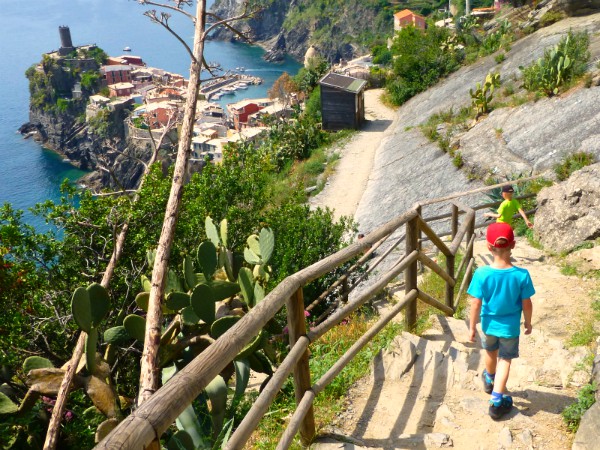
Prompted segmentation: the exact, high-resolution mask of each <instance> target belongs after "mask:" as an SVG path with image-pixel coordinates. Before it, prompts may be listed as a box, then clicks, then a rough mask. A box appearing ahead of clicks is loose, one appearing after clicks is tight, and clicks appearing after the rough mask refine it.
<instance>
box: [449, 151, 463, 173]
mask: <svg viewBox="0 0 600 450" xmlns="http://www.w3.org/2000/svg"><path fill="white" fill-rule="evenodd" d="M452 164H454V166H455V167H456V168H457V169H460V168H461V167H462V166H464V165H465V161H464V160H463V157H462V155H461V153H460V152H456V153H455V154H454V158H452Z"/></svg>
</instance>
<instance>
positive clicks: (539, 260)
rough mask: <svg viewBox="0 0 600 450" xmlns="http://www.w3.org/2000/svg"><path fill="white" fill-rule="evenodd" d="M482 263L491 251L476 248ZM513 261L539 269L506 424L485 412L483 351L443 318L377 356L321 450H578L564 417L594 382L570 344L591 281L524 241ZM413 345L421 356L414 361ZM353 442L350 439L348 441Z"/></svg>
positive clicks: (458, 324)
mask: <svg viewBox="0 0 600 450" xmlns="http://www.w3.org/2000/svg"><path fill="white" fill-rule="evenodd" d="M475 255H476V258H477V263H478V265H483V264H487V263H489V261H490V255H489V254H488V252H487V249H486V248H485V245H484V242H483V241H479V242H477V243H476V246H475ZM513 257H514V258H513V259H514V263H515V265H517V266H520V267H524V268H526V269H528V270H529V272H530V273H531V276H532V279H533V282H534V285H535V288H536V295H535V296H534V297H533V303H534V314H533V327H534V332H533V333H532V335H530V336H522V337H521V338H522V339H521V345H520V353H521V354H520V357H519V358H518V359H516V360H514V362H513V366H512V368H511V375H510V378H509V382H508V389H509V391H510V393H511V395H513V398H514V403H515V408H514V410H513V411H512V412H511V413H510V414H509V415H507V417H505V418H504V419H503V420H501V421H498V422H494V421H492V420H491V419H490V418H489V416H488V415H487V407H488V405H487V401H488V398H489V395H487V394H485V393H484V392H483V390H482V387H481V379H480V376H481V371H482V370H483V357H482V356H483V355H482V352H481V347H480V346H479V345H477V344H476V345H473V344H470V343H468V336H467V331H468V330H467V323H466V321H465V320H456V319H452V318H444V317H440V318H439V319H438V318H436V319H434V320H433V327H432V328H431V329H430V330H427V331H426V332H425V333H424V334H423V336H422V338H419V337H416V336H413V335H409V334H407V333H404V334H403V335H402V336H399V337H398V338H397V339H396V341H395V343H394V346H393V348H392V349H390V350H389V351H387V352H384V353H382V354H381V355H380V357H377V358H375V360H374V363H373V373H372V374H371V376H370V377H369V378H367V379H364V380H362V381H361V382H360V383H357V385H356V386H355V387H354V389H352V390H351V392H350V393H349V396H348V400H347V409H346V411H345V412H344V413H343V414H342V415H341V416H340V417H339V420H338V422H337V423H334V424H331V427H330V428H329V429H328V430H322V431H324V432H327V431H329V432H333V434H334V435H343V436H345V439H350V441H351V442H353V444H348V443H343V439H329V442H330V443H329V444H319V445H318V446H315V448H317V449H319V450H325V449H327V450H328V449H333V448H337V449H340V448H346V449H351V448H352V449H361V448H363V449H385V450H387V449H399V448H420V449H425V448H438V447H450V446H452V447H453V448H457V449H486V450H487V449H490V450H491V449H494V450H495V449H531V448H536V449H552V450H562V449H566V448H570V447H571V441H572V438H573V436H572V435H570V434H569V433H568V432H567V430H566V427H565V425H564V422H563V420H562V417H561V414H560V412H561V411H562V410H563V409H564V408H565V406H567V405H569V404H571V403H573V401H574V399H575V397H576V393H577V389H578V388H579V386H581V385H582V384H585V383H587V382H588V379H589V374H588V373H587V371H586V369H585V368H584V365H583V364H582V360H583V359H584V358H585V356H586V355H587V352H588V350H587V349H586V348H584V347H576V348H566V346H565V343H566V342H567V341H568V339H569V337H570V336H571V335H572V333H573V331H575V330H576V329H577V325H578V324H579V323H580V321H581V320H582V319H583V318H584V317H585V316H586V315H588V314H590V312H591V293H592V291H593V290H595V289H598V287H599V283H598V281H597V280H593V279H587V280H585V279H581V278H577V277H574V276H564V275H562V274H561V273H560V269H559V268H558V267H556V266H555V265H553V264H551V263H550V262H549V261H548V260H547V259H546V257H545V256H544V254H543V253H542V252H541V251H539V250H536V249H534V248H532V247H530V246H529V245H528V244H527V243H526V242H524V240H520V241H519V242H518V244H517V249H516V250H515V252H514V253H513ZM410 348H413V352H414V353H416V354H417V355H418V356H416V357H414V359H412V360H411V359H410V358H409V356H410V354H411V351H410ZM346 442H347V441H346Z"/></svg>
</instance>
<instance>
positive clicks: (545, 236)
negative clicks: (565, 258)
mask: <svg viewBox="0 0 600 450" xmlns="http://www.w3.org/2000/svg"><path fill="white" fill-rule="evenodd" d="M535 218H536V220H535V231H536V233H535V234H536V239H538V240H539V241H540V242H541V243H542V245H543V246H544V247H546V248H549V249H552V250H554V251H557V252H564V251H569V250H571V249H573V248H574V247H576V246H577V245H580V244H582V243H584V242H586V241H593V240H594V239H596V238H598V237H600V163H596V164H594V165H592V166H588V167H584V168H583V169H581V170H578V171H577V172H574V173H573V174H572V175H571V177H569V179H568V180H566V181H564V182H563V183H559V184H556V185H554V186H551V187H547V188H544V189H542V190H541V191H540V193H539V194H538V210H537V213H536V216H535Z"/></svg>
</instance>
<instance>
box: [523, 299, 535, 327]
mask: <svg viewBox="0 0 600 450" xmlns="http://www.w3.org/2000/svg"><path fill="white" fill-rule="evenodd" d="M522 303H523V318H524V319H525V323H524V325H523V326H524V327H525V334H531V328H532V326H531V316H532V314H533V304H532V303H531V299H530V298H526V299H524V300H523V302H522Z"/></svg>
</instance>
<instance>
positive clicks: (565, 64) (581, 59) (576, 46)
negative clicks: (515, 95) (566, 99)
mask: <svg viewBox="0 0 600 450" xmlns="http://www.w3.org/2000/svg"><path fill="white" fill-rule="evenodd" d="M589 41H590V39H589V36H588V34H587V33H586V32H580V33H573V32H572V31H569V34H568V35H567V36H565V37H563V38H562V39H561V40H560V42H559V43H558V44H557V45H555V46H554V47H553V48H551V49H546V51H545V52H544V56H543V57H542V58H540V59H539V60H538V61H537V62H536V63H534V64H532V65H530V66H528V67H525V68H523V67H521V70H522V71H523V86H524V87H525V89H527V90H528V91H532V92H533V91H537V92H542V93H544V94H545V95H547V96H548V97H550V96H552V95H556V94H558V92H559V88H560V87H562V86H564V85H565V84H568V83H570V82H572V81H573V80H575V79H577V78H578V77H580V76H581V75H583V74H584V73H585V71H586V68H587V67H586V66H587V62H588V61H589V59H590V53H589V51H588V46H589Z"/></svg>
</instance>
